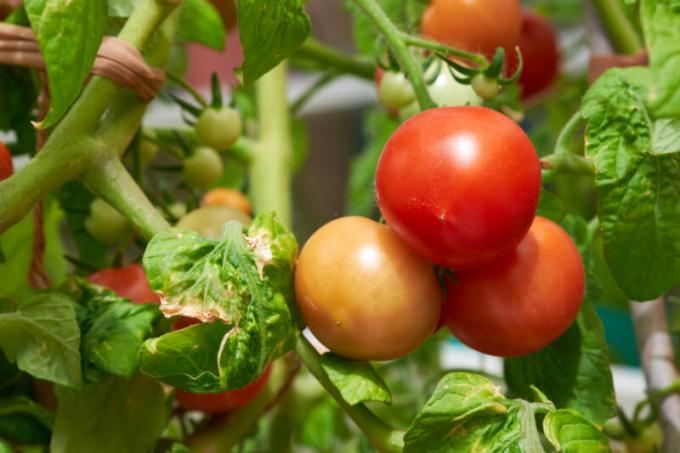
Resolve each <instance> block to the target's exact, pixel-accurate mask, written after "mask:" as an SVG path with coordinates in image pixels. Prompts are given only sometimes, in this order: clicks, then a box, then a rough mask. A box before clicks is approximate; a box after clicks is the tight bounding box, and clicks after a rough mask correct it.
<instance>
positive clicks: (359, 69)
mask: <svg viewBox="0 0 680 453" xmlns="http://www.w3.org/2000/svg"><path fill="white" fill-rule="evenodd" d="M295 57H299V58H303V59H306V60H314V61H315V62H318V63H320V64H321V66H322V68H323V69H325V70H328V69H332V70H334V72H338V73H345V74H352V75H355V76H357V77H361V78H363V79H368V80H373V78H374V76H375V64H373V63H372V62H370V61H368V60H364V59H360V58H357V57H354V56H352V55H347V54H345V53H343V52H340V51H339V50H337V49H334V48H332V47H330V46H327V45H325V44H322V43H320V42H319V41H317V40H316V39H314V38H309V39H307V41H305V42H304V43H303V44H302V46H300V47H299V48H298V50H297V51H296V52H295Z"/></svg>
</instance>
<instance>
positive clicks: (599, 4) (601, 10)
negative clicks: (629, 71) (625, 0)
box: [592, 0, 644, 54]
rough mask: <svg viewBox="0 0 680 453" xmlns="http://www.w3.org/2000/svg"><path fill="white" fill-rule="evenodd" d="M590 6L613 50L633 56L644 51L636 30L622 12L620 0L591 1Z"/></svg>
mask: <svg viewBox="0 0 680 453" xmlns="http://www.w3.org/2000/svg"><path fill="white" fill-rule="evenodd" d="M592 5H593V7H594V8H595V11H597V15H598V17H599V18H600V23H601V24H602V28H603V29H604V31H605V33H606V34H607V37H608V38H609V42H610V43H611V44H612V46H613V47H614V50H616V51H617V52H619V53H623V54H633V53H636V52H639V51H640V50H643V49H644V45H643V43H642V40H641V39H640V36H638V33H637V30H635V27H634V26H633V24H632V23H631V22H630V20H628V17H627V16H626V12H625V11H624V10H623V4H622V2H621V0H592Z"/></svg>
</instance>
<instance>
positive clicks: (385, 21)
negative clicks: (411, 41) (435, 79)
mask: <svg viewBox="0 0 680 453" xmlns="http://www.w3.org/2000/svg"><path fill="white" fill-rule="evenodd" d="M352 1H353V2H354V4H356V5H357V6H358V7H359V8H360V9H361V10H362V11H363V12H364V14H366V16H367V17H368V19H370V21H371V22H373V25H374V26H375V28H377V29H378V31H380V33H381V34H382V35H383V36H384V37H385V40H386V41H387V44H388V45H389V46H390V49H391V50H392V52H393V54H394V57H395V58H396V60H397V63H399V66H400V67H401V69H402V71H404V73H405V74H406V76H407V77H408V79H409V81H410V82H411V85H413V91H414V92H415V94H416V99H418V104H419V105H420V109H421V110H428V109H432V108H436V107H437V105H436V104H435V103H434V101H433V100H432V98H431V97H430V93H429V92H428V91H427V84H426V83H425V79H424V76H423V71H422V69H421V67H420V65H418V64H417V63H416V61H415V60H414V59H413V57H412V56H411V53H410V52H409V49H408V46H407V43H406V42H405V41H404V39H405V36H407V35H405V34H404V33H402V32H401V31H400V30H399V29H398V28H397V27H396V25H394V23H392V21H391V20H390V18H389V17H388V16H387V14H385V11H383V10H382V8H381V7H380V5H379V4H378V3H377V2H376V0H352Z"/></svg>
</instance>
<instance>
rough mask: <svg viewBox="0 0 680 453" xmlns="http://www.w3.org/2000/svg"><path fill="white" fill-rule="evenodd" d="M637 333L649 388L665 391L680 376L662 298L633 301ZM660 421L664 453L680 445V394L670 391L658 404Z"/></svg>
mask: <svg viewBox="0 0 680 453" xmlns="http://www.w3.org/2000/svg"><path fill="white" fill-rule="evenodd" d="M630 311H631V314H632V316H633V325H634V327H635V336H636V337H637V342H638V349H639V350H640V359H641V361H642V368H643V370H644V372H645V378H646V381H647V390H648V392H649V393H650V394H653V393H656V392H663V391H664V389H666V388H668V387H669V386H672V385H673V384H674V383H675V382H676V381H677V380H678V370H677V368H676V366H675V355H674V354H673V342H672V340H671V336H670V334H669V332H668V319H667V316H666V305H665V301H664V299H663V298H659V299H656V300H652V301H647V302H631V303H630ZM658 417H659V423H660V425H661V429H662V430H663V447H662V449H661V451H662V452H664V453H671V452H675V451H677V447H678V445H680V395H678V394H672V395H667V396H666V397H665V398H664V399H663V400H661V402H660V404H659V411H658Z"/></svg>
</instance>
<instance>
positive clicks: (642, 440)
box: [625, 423, 663, 453]
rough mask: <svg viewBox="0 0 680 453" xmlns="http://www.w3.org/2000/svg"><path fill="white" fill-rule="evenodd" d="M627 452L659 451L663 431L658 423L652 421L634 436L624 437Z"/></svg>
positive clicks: (644, 452)
mask: <svg viewBox="0 0 680 453" xmlns="http://www.w3.org/2000/svg"><path fill="white" fill-rule="evenodd" d="M625 443H626V448H627V449H628V453H654V452H657V451H660V448H661V444H662V443H663V433H662V432H661V428H660V427H659V424H658V423H652V424H651V425H649V426H646V427H644V428H643V429H642V431H641V432H640V434H638V435H637V436H636V437H628V438H626V439H625Z"/></svg>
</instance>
